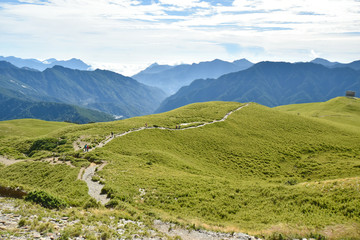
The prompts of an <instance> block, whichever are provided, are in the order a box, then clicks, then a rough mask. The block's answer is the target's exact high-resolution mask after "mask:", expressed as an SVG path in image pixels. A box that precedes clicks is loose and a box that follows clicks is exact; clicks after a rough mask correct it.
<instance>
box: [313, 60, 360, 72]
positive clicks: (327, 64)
mask: <svg viewBox="0 0 360 240" xmlns="http://www.w3.org/2000/svg"><path fill="white" fill-rule="evenodd" d="M311 63H317V64H321V65H323V66H325V67H328V68H344V67H348V68H352V69H354V70H357V71H358V70H360V60H358V61H353V62H351V63H339V62H330V61H328V60H326V59H323V58H316V59H314V60H312V61H311Z"/></svg>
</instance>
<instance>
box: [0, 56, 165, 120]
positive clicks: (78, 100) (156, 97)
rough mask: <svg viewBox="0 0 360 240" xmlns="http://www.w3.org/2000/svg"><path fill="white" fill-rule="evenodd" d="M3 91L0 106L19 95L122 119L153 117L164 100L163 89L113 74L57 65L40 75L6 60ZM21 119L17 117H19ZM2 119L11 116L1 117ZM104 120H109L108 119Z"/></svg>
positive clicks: (1, 69) (0, 75) (0, 79)
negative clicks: (153, 113) (121, 117)
mask: <svg viewBox="0 0 360 240" xmlns="http://www.w3.org/2000/svg"><path fill="white" fill-rule="evenodd" d="M0 89H2V92H3V93H5V92H6V93H7V94H5V95H4V97H3V102H1V105H5V102H4V101H5V99H6V101H7V102H6V104H8V103H9V102H8V101H9V98H14V95H16V96H18V97H17V98H15V99H18V100H19V99H22V100H26V101H27V102H29V101H30V102H34V101H35V102H51V103H63V104H70V105H77V106H80V107H82V108H84V107H85V108H89V109H93V110H98V111H102V112H105V113H108V114H111V115H116V116H123V117H132V116H138V115H145V114H151V113H152V112H153V111H154V110H155V109H156V107H157V106H158V105H159V104H160V102H161V100H163V99H164V97H165V94H164V93H163V92H162V91H161V90H160V89H157V88H154V87H149V86H146V85H144V84H141V83H139V82H137V81H135V80H134V79H132V78H129V77H125V76H123V75H120V74H117V73H114V72H110V71H104V70H95V71H80V70H73V69H69V68H65V67H61V66H54V67H53V68H48V69H46V70H44V71H43V72H40V71H33V70H28V69H23V68H18V67H15V66H14V65H12V64H10V63H8V62H4V61H2V62H0ZM5 96H6V97H5ZM53 106H55V105H53ZM56 106H58V105H56ZM26 108H29V107H28V106H27V107H26ZM19 111H20V112H21V111H22V110H20V109H19ZM44 112H45V110H44ZM59 114H60V115H61V112H60V113H59ZM21 116H22V115H21V114H20V115H17V118H19V117H21ZM23 117H28V115H23ZM37 117H38V118H40V119H46V120H57V118H53V119H48V118H43V117H39V116H38V115H37ZM1 119H3V120H4V119H12V117H11V115H7V117H6V118H5V116H4V115H2V116H1ZM103 120H104V121H106V120H109V117H108V116H106V117H105V118H104V119H103Z"/></svg>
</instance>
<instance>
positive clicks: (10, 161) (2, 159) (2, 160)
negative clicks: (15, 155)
mask: <svg viewBox="0 0 360 240" xmlns="http://www.w3.org/2000/svg"><path fill="white" fill-rule="evenodd" d="M23 161H24V160H15V159H9V158H6V157H4V156H0V163H2V164H4V165H5V166H9V165H12V164H14V163H19V162H23Z"/></svg>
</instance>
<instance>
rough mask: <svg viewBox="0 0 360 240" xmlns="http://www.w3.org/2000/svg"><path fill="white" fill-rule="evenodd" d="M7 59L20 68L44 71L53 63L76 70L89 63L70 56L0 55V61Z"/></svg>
mask: <svg viewBox="0 0 360 240" xmlns="http://www.w3.org/2000/svg"><path fill="white" fill-rule="evenodd" d="M1 60H3V61H7V62H10V63H11V64H13V65H14V66H16V67H19V68H22V67H27V68H32V69H36V70H39V71H44V70H45V69H47V68H51V67H53V66H55V65H61V66H63V67H66V68H71V69H78V70H89V69H90V68H91V66H90V65H88V64H86V63H84V62H83V61H82V60H80V59H77V58H72V59H70V60H60V61H59V60H57V59H55V58H49V59H46V60H44V61H39V60H36V59H22V58H17V57H12V56H11V57H2V56H0V61H1Z"/></svg>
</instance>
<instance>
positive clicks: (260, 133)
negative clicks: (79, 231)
mask: <svg viewBox="0 0 360 240" xmlns="http://www.w3.org/2000/svg"><path fill="white" fill-rule="evenodd" d="M335 100H336V99H335ZM241 105H242V104H240V103H225V102H211V103H201V104H192V105H188V106H185V107H183V108H180V109H176V110H173V111H171V112H167V113H163V114H157V115H151V116H143V117H138V118H132V119H126V120H122V121H116V122H110V123H96V124H87V125H81V126H78V125H65V126H58V127H55V128H54V129H51V130H50V129H49V130H48V131H45V132H44V133H43V136H41V137H40V136H34V135H32V134H31V133H26V134H25V133H24V135H23V136H26V137H18V138H17V139H16V140H14V139H12V138H11V137H10V136H9V135H8V134H4V135H2V138H1V141H3V142H6V141H7V140H8V141H9V142H13V143H17V144H12V145H9V146H7V148H8V149H10V150H11V151H10V150H9V152H10V153H13V154H15V155H16V154H17V155H19V154H20V153H25V154H26V152H28V149H26V148H30V147H31V146H33V145H34V142H36V140H38V139H42V138H44V136H45V135H46V137H52V138H55V139H62V140H64V139H65V140H66V143H64V144H63V145H61V146H57V147H56V148H54V149H52V150H46V149H45V150H44V149H41V148H34V149H35V150H34V155H33V156H35V157H31V158H33V159H37V158H39V156H46V155H51V154H54V153H53V152H55V155H56V154H57V155H63V156H65V159H70V160H71V161H72V162H76V161H77V159H82V158H86V159H89V160H91V161H95V160H105V161H107V162H108V164H107V165H106V166H105V168H104V169H103V170H102V171H99V172H98V174H99V175H100V176H101V177H102V179H103V181H104V182H105V187H104V189H103V190H104V191H105V192H107V193H108V195H109V196H111V198H113V199H115V200H117V201H118V204H119V205H118V206H119V208H123V207H124V206H130V205H131V206H132V207H135V208H136V209H137V211H140V212H143V213H144V214H146V215H148V216H151V217H154V216H155V217H159V218H162V219H168V220H172V221H176V222H179V223H184V224H194V225H193V226H195V227H198V226H202V227H206V228H210V229H220V230H226V231H243V232H248V233H250V234H256V235H258V236H267V237H271V236H272V237H276V234H282V236H287V237H316V234H317V236H319V235H324V236H327V237H328V238H344V237H349V238H359V237H360V233H359V230H358V229H360V224H359V222H360V217H359V216H360V209H359V207H358V206H359V205H360V188H359V184H360V145H359V144H358V143H359V140H360V134H359V132H358V131H349V127H345V128H344V127H343V125H340V124H333V123H332V122H329V121H319V120H318V119H312V118H309V117H306V116H303V115H305V114H301V113H300V115H297V114H295V115H294V114H288V113H283V112H281V111H279V110H276V109H270V108H267V107H264V106H261V105H258V104H254V103H252V104H250V105H249V106H247V107H244V108H242V109H241V110H239V111H236V112H234V113H233V114H232V115H230V116H229V117H228V119H227V120H226V121H224V122H219V123H214V124H211V125H206V126H204V127H201V128H195V129H185V130H175V126H176V125H178V124H180V123H188V122H210V121H212V120H214V119H221V118H222V117H223V116H224V115H225V114H226V113H227V112H229V111H230V110H233V109H236V108H238V107H239V106H241ZM339 105H341V104H339ZM339 108H340V107H339ZM331 111H336V110H335V109H334V110H331ZM357 111H358V110H357V109H353V110H352V111H350V113H351V114H353V115H356V114H357V113H356V112H357ZM304 112H305V110H304ZM350 113H349V114H350ZM145 123H147V124H148V126H165V127H170V128H173V130H161V129H145V130H142V131H138V132H133V133H130V134H128V135H125V136H122V137H118V138H115V139H114V140H112V141H111V142H109V143H108V144H107V145H105V146H104V147H103V148H97V149H95V150H94V151H92V152H90V153H86V154H85V153H82V152H81V150H80V151H79V152H77V153H75V152H74V151H73V150H72V149H71V147H72V142H74V141H75V142H76V141H79V139H82V141H88V142H89V143H91V144H93V145H95V144H96V143H97V142H99V141H101V140H103V139H105V137H106V136H107V135H109V133H110V132H114V133H115V134H117V133H122V132H126V131H128V130H130V129H134V128H139V127H143V126H144V124H145ZM49 124H50V125H51V124H52V123H49ZM197 124H199V123H196V124H192V125H197ZM350 124H351V122H349V123H348V125H350ZM183 128H184V127H183ZM354 128H356V124H354ZM0 129H4V127H3V128H1V127H0ZM174 130H175V131H174ZM28 131H29V132H30V129H25V130H24V132H28ZM18 135H20V134H18ZM22 143H23V145H21V144H22ZM19 145H21V146H26V147H25V149H24V147H23V148H20V147H19ZM3 149H4V147H3V146H1V147H0V151H1V150H3ZM36 156H37V157H36ZM26 158H29V156H26ZM58 167H59V166H53V165H48V164H45V163H41V164H40V163H33V162H27V163H18V164H14V165H11V166H8V167H5V166H2V167H1V166H0V183H1V182H9V181H11V182H12V183H18V184H21V185H23V186H24V187H25V188H28V189H35V188H45V189H46V190H47V191H48V192H50V193H52V194H54V195H56V196H62V197H63V198H64V199H65V200H67V201H68V202H70V203H72V204H75V205H81V203H85V202H86V201H87V200H88V196H83V195H82V194H84V192H86V191H87V189H86V186H85V185H84V184H83V185H82V182H80V181H78V180H76V176H75V172H76V170H80V168H79V167H76V168H70V167H68V166H66V167H64V166H63V168H62V169H61V171H62V174H61V176H58V175H56V174H55V172H57V171H58V169H57V168H58ZM39 168H43V169H44V170H45V169H46V172H47V173H48V174H47V175H46V176H41V174H35V172H37V171H39V172H44V171H41V170H37V171H35V170H33V169H39ZM25 169H29V170H28V171H29V172H32V171H33V172H34V173H32V174H31V175H33V176H34V178H35V179H36V181H31V182H28V180H27V179H28V178H29V175H26V176H23V175H21V174H18V172H27V170H25ZM53 173H54V175H52V174H53ZM65 173H66V174H65ZM47 176H54V177H47ZM45 177H47V178H46V180H41V179H42V178H44V179H45ZM45 182H46V184H45V185H44V183H45ZM59 182H63V184H64V185H66V186H69V188H68V189H63V188H61V187H59V185H58V183H59ZM56 183H57V184H56ZM52 184H55V185H54V187H53V188H52V187H50V186H51V185H52ZM47 186H49V187H47ZM61 186H63V185H61ZM85 195H86V194H85ZM74 196H77V199H78V200H77V201H73V202H71V201H69V199H73V197H74ZM339 229H340V230H339ZM277 236H278V237H279V235H277ZM279 238H280V237H279Z"/></svg>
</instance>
